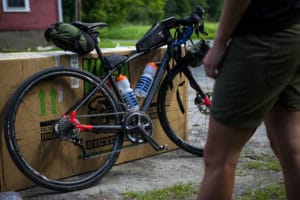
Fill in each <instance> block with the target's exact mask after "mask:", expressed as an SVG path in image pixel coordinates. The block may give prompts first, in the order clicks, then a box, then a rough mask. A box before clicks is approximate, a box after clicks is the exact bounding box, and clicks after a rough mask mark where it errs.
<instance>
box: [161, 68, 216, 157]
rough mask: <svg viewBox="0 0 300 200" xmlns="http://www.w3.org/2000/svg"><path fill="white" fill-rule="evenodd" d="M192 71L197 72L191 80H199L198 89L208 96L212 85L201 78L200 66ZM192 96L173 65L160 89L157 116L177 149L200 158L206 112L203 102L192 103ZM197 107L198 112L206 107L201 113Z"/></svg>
mask: <svg viewBox="0 0 300 200" xmlns="http://www.w3.org/2000/svg"><path fill="white" fill-rule="evenodd" d="M183 67H188V66H183ZM192 70H198V72H193V73H197V75H194V77H195V78H197V82H199V81H201V83H200V85H201V86H202V87H201V88H202V89H203V90H204V91H205V92H206V93H207V94H212V93H211V91H212V83H211V80H209V79H207V78H206V76H205V75H204V70H203V67H197V68H192ZM171 85H172V88H171ZM204 85H205V87H203V86H204ZM195 97H196V91H195V90H194V89H192V88H191V87H189V84H188V79H187V77H186V76H185V75H184V73H181V72H180V68H179V67H178V66H175V67H174V68H172V69H171V70H170V72H169V74H168V76H166V77H165V78H164V80H163V82H162V84H161V86H160V90H159V94H158V113H159V120H160V123H161V125H162V127H163V129H164V131H165V132H166V134H167V136H168V137H169V138H170V139H171V140H172V141H173V142H174V143H175V144H176V145H177V146H178V147H180V148H182V149H183V150H185V151H187V152H190V153H192V154H195V155H198V156H203V149H204V145H205V143H206V137H207V130H208V116H209V112H208V108H207V107H206V106H205V105H204V104H203V103H202V102H200V103H199V102H198V103H197V104H196V103H195V101H194V99H195ZM199 106H200V107H201V109H203V107H205V108H204V109H203V110H202V111H201V112H200V109H199Z"/></svg>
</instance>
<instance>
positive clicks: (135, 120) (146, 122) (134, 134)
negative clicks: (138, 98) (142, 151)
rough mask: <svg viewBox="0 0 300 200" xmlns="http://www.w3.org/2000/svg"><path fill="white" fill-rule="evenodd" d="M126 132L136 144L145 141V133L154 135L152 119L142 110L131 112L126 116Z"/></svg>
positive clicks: (129, 138)
mask: <svg viewBox="0 0 300 200" xmlns="http://www.w3.org/2000/svg"><path fill="white" fill-rule="evenodd" d="M124 132H125V134H126V136H127V138H128V140H129V141H131V142H133V143H135V144H142V143H145V142H146V140H145V139H144V134H147V135H148V136H152V132H153V125H152V119H151V118H150V116H149V115H148V114H147V113H145V112H142V111H134V112H130V113H128V114H127V115H126V116H125V120H124Z"/></svg>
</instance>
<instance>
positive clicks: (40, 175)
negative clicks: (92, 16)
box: [4, 67, 124, 192]
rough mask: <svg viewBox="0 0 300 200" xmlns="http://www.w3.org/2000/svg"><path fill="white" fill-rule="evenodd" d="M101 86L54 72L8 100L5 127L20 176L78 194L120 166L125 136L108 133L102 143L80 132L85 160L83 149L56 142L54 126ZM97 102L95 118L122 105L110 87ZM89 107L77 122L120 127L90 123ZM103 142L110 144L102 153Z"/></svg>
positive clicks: (78, 73)
mask: <svg viewBox="0 0 300 200" xmlns="http://www.w3.org/2000/svg"><path fill="white" fill-rule="evenodd" d="M99 82H100V79H98V78H97V77H96V76H94V75H93V74H91V73H88V72H85V71H83V70H79V69H75V68H71V67H54V68H49V69H45V70H42V71H40V72H38V73H36V74H34V75H32V76H31V77H29V78H28V79H27V80H25V81H24V82H23V83H22V84H21V85H20V86H19V87H18V88H17V90H16V92H15V93H14V95H13V96H12V97H11V99H10V100H9V104H8V106H7V110H6V113H5V126H4V131H5V132H4V133H5V141H6V144H7V148H8V152H9V154H10V156H11V158H12V160H13V161H14V163H15V165H16V166H17V167H18V168H19V169H20V171H21V172H23V174H24V175H25V176H26V177H28V178H29V179H30V180H32V181H33V182H34V183H36V184H38V185H40V186H43V187H45V188H48V189H52V190H57V191H62V192H67V191H74V190H79V189H83V188H86V187H88V186H91V185H93V184H95V182H97V181H98V180H99V179H100V178H101V177H103V176H104V175H105V174H106V173H107V172H108V171H109V170H110V169H111V168H112V167H113V165H114V164H115V162H116V160H117V158H118V156H119V153H120V150H121V148H122V142H123V137H124V136H123V134H122V133H116V132H115V133H105V135H104V137H103V136H102V135H103V134H102V135H101V134H100V133H98V132H97V134H93V133H87V134H86V133H85V132H83V131H82V132H80V136H81V137H82V139H83V142H82V144H83V145H85V147H86V149H87V153H88V154H89V155H91V158H88V159H82V158H83V156H81V154H80V150H79V149H80V148H79V147H78V146H76V145H74V144H73V143H72V142H69V141H68V140H63V139H61V138H59V137H57V134H55V131H54V129H55V127H54V124H55V122H57V120H58V119H60V118H61V117H62V116H63V115H64V114H65V112H66V110H68V109H69V106H71V105H72V104H73V103H74V102H76V100H78V99H80V98H81V97H82V96H83V92H84V90H83V88H85V90H86V89H87V87H93V86H94V85H95V84H98V83H99ZM53 90H57V95H56V97H55V98H54V99H53V97H51V96H50V97H49V98H48V96H47V95H48V94H51V92H54V94H55V91H53ZM43 91H44V92H43ZM43 95H44V96H43ZM45 95H46V97H45ZM95 96H97V97H99V100H98V102H97V104H96V105H97V106H99V107H100V108H95V109H96V110H93V114H95V112H97V109H98V112H102V113H103V112H112V113H114V112H119V109H120V108H119V105H118V103H117V100H116V98H115V96H114V94H113V93H112V91H111V90H110V89H108V87H106V85H104V86H103V87H101V88H100V89H99V90H97V93H96V94H94V95H93V96H92V97H91V98H95ZM36 98H39V100H38V101H37V100H36ZM52 100H55V102H53V101H52ZM51 101H52V102H51ZM92 101H93V100H92V99H91V102H92ZM93 102H94V101H93ZM54 104H57V105H54ZM86 104H87V103H86ZM86 104H84V105H83V106H82V107H81V108H80V109H78V110H77V114H78V117H79V115H80V116H82V117H81V118H80V122H86V121H87V122H88V121H90V120H91V119H92V118H93V119H94V122H95V118H96V121H97V120H98V123H112V124H119V123H120V121H121V119H120V116H119V115H114V117H111V115H110V117H107V116H106V117H100V116H97V117H91V116H90V111H88V109H87V107H88V106H86ZM55 106H56V107H55ZM89 106H90V105H89ZM54 109H56V110H54ZM43 112H44V113H43ZM45 112H47V113H46V114H45ZM68 134H69V133H68ZM66 137H67V136H66ZM97 142H98V143H97ZM100 142H102V143H103V142H104V143H105V146H102V147H101V148H102V149H100V147H99V146H101V145H103V144H99V143H100ZM97 145H98V146H97ZM92 156H94V157H93V158H92Z"/></svg>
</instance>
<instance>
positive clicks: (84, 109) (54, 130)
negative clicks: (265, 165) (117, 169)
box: [4, 6, 212, 192]
mask: <svg viewBox="0 0 300 200" xmlns="http://www.w3.org/2000/svg"><path fill="white" fill-rule="evenodd" d="M203 23H204V20H203V9H202V8H201V7H200V6H198V7H197V8H196V10H195V11H194V12H192V14H191V15H190V16H188V17H186V18H184V19H175V18H174V17H171V18H167V19H164V20H162V21H161V22H160V23H157V24H156V25H155V26H152V28H151V29H150V30H149V32H147V33H146V35H145V37H144V38H146V39H147V38H148V37H150V39H153V37H152V36H155V37H161V36H162V35H163V40H161V39H159V40H158V42H156V43H155V44H151V45H150V46H149V45H148V46H147V45H146V48H145V49H144V50H142V51H140V52H136V53H134V54H133V55H131V56H122V55H110V56H104V55H103V53H102V51H101V49H100V47H98V42H97V40H95V43H96V44H97V45H96V48H95V50H96V52H97V54H98V56H99V58H100V60H101V63H102V65H101V69H103V71H104V72H105V75H104V76H101V78H100V77H97V76H95V75H94V74H92V73H89V72H87V71H84V70H82V69H76V68H71V67H63V66H61V67H51V68H48V69H44V70H42V71H40V72H37V73H35V74H33V75H32V76H31V77H29V78H28V79H27V80H25V81H24V82H23V83H22V84H21V85H20V86H19V87H18V88H17V90H16V91H15V93H14V94H13V95H12V97H11V98H10V100H9V102H8V105H7V110H6V113H5V120H4V121H5V122H4V129H5V131H4V132H5V140H6V144H7V148H8V151H9V153H10V156H11V158H12V159H13V161H14V163H15V165H16V166H17V167H18V168H19V169H20V171H21V172H23V174H24V175H25V176H26V177H28V178H29V179H31V180H32V181H33V182H34V183H36V184H38V185H41V186H43V187H45V188H49V189H52V190H57V191H64V192H65V191H72V190H79V189H82V188H86V187H88V186H90V185H93V184H94V183H95V182H96V181H98V180H99V179H100V178H101V177H103V176H104V175H105V174H106V173H107V172H108V171H109V170H110V169H111V168H112V167H113V165H114V164H115V162H116V160H117V158H118V156H119V154H120V151H121V149H122V145H123V141H124V138H125V136H126V138H127V139H128V140H129V141H130V142H132V143H133V144H144V143H149V144H150V145H151V146H152V147H153V148H154V149H155V150H156V151H161V150H164V149H166V148H167V145H160V144H158V143H157V142H156V141H155V140H154V139H153V137H152V135H153V133H152V131H153V126H152V120H151V118H150V117H149V115H148V114H147V111H148V109H149V107H150V105H151V102H152V100H153V98H154V96H155V94H156V93H158V96H157V97H158V101H157V102H158V105H157V112H158V115H159V120H160V122H161V125H162V127H163V129H164V131H165V132H166V134H167V136H168V137H169V138H170V139H171V140H172V141H173V142H174V143H175V144H176V145H178V146H179V147H180V148H182V149H184V150H186V151H188V152H191V153H193V154H196V155H199V156H202V154H203V145H204V143H205V141H204V140H205V134H206V133H205V132H204V133H197V134H195V133H192V132H191V131H190V132H187V134H189V135H188V136H189V138H182V137H184V135H185V134H183V133H181V132H179V131H186V129H188V128H183V129H182V128H181V129H180V127H181V126H182V123H183V122H186V120H189V119H188V117H189V115H192V113H191V112H189V111H188V110H187V107H186V106H185V105H187V104H188V102H186V99H187V98H186V97H184V98H183V97H182V95H184V94H185V96H186V94H187V87H186V86H187V85H188V83H189V85H190V88H192V89H191V91H193V92H192V94H193V95H194V103H193V104H194V105H193V107H190V108H189V109H192V111H193V114H195V113H196V114H197V116H196V117H195V116H193V117H194V119H196V120H197V123H198V126H200V123H204V124H205V125H206V116H207V115H209V106H210V103H211V97H212V94H211V92H206V93H205V92H203V91H202V89H201V87H200V86H199V84H198V83H197V81H196V80H195V78H194V77H193V74H192V72H191V69H190V68H189V67H188V66H189V65H190V64H192V63H194V62H195V61H201V59H202V58H203V57H204V55H205V53H206V52H207V50H208V49H209V42H208V41H207V40H205V39H201V40H200V42H198V43H197V45H195V44H194V46H193V47H195V49H196V53H195V54H190V53H189V52H186V51H185V50H184V49H185V48H183V45H184V46H185V44H186V42H187V41H188V40H191V41H192V39H191V36H192V34H193V33H194V32H195V33H196V34H201V35H204V34H205V32H204V25H203ZM73 25H75V26H77V27H80V29H81V30H83V31H85V32H87V33H88V31H89V30H93V32H95V29H96V28H101V27H104V26H107V24H106V23H101V22H99V23H83V22H74V23H73ZM171 30H174V34H172V33H171ZM155 37H154V38H155ZM148 39H149V38H148ZM192 44H193V43H192ZM163 45H166V46H167V47H166V48H167V49H166V52H165V53H164V55H163V58H162V60H161V62H160V63H158V65H159V68H158V71H157V73H156V76H155V78H154V81H153V84H152V86H151V88H150V91H149V93H148V95H147V97H146V98H145V99H144V100H143V103H142V105H141V107H140V109H139V110H137V111H133V110H131V109H130V108H128V106H127V105H126V103H125V102H124V100H123V99H122V97H121V94H120V91H119V89H118V87H117V84H116V80H115V77H114V75H113V74H114V73H115V71H116V70H118V69H119V68H120V67H122V66H124V65H125V64H126V63H128V62H130V61H132V60H134V59H136V58H138V57H140V56H142V55H145V54H147V53H149V52H151V51H153V50H154V49H157V48H159V47H161V46H163ZM144 47H145V46H144ZM170 65H171V66H170ZM187 80H188V81H187ZM74 83H76V84H75V85H74ZM53 87H57V88H59V90H60V91H59V93H60V94H58V95H57V96H58V97H57V101H60V105H62V106H58V107H56V108H55V110H52V119H51V120H47V121H46V122H43V119H42V117H41V115H40V111H39V110H38V108H36V107H38V106H34V105H35V104H36V102H35V101H34V100H33V96H34V95H40V93H41V88H44V89H45V90H47V91H51V88H53ZM76 87H79V88H85V87H87V88H88V90H79V91H77V90H75V89H74V88H76ZM158 88H159V91H158V92H157V89H158ZM59 95H61V97H59ZM189 95H191V94H189ZM29 108H30V109H29ZM170 108H172V110H170ZM201 118H205V119H204V120H205V121H203V120H202V119H201ZM201 120H202V121H201ZM42 123H44V124H45V123H46V126H44V125H43V127H46V130H42V131H46V132H47V131H48V133H51V134H50V135H48V136H49V137H50V138H48V139H47V140H46V141H43V142H42V143H41V141H40V140H41V127H42ZM200 128H201V127H199V129H200ZM188 131H189V130H188ZM203 131H205V130H203ZM92 134H95V135H97V136H99V135H100V134H101V138H102V140H101V144H98V145H99V146H101V147H102V149H101V151H98V152H94V151H90V149H89V147H88V145H87V143H84V141H85V139H86V135H92ZM102 135H103V137H102ZM99 143H100V142H99ZM29 145H30V146H31V148H30V150H29V149H28V148H26V147H28V146H29ZM78 150H79V152H80V155H79V156H78V154H76V153H74V152H76V151H78ZM32 157H35V158H34V159H33V158H32ZM72 157H76V158H77V159H80V162H84V164H85V165H84V167H85V168H86V169H87V171H89V170H90V172H88V173H84V174H80V175H76V176H72V175H71V174H69V171H72V172H76V171H77V170H78V169H77V167H78V166H77V165H76V164H74V163H72V162H73V160H72ZM54 158H61V159H59V161H57V162H59V164H60V165H64V166H65V168H66V169H68V170H65V171H64V172H59V173H60V174H59V175H57V173H55V171H56V170H57V169H54V168H53V167H52V166H49V165H47V166H44V165H43V163H44V162H43V160H44V159H54ZM62 173H64V177H65V178H63V179H61V178H60V175H61V174H62Z"/></svg>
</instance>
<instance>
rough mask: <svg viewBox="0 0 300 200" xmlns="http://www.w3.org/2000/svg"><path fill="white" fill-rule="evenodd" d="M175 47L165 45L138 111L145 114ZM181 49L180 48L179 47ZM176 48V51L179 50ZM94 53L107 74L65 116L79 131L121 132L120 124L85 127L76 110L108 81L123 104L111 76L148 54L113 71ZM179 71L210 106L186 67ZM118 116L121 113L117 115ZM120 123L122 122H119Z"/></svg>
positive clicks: (158, 147) (153, 142)
mask: <svg viewBox="0 0 300 200" xmlns="http://www.w3.org/2000/svg"><path fill="white" fill-rule="evenodd" d="M175 48H176V47H174V46H173V43H169V44H167V49H166V52H165V54H164V56H163V58H162V60H161V63H160V67H159V68H158V71H157V73H156V76H155V77H154V80H153V84H152V86H151V88H150V90H149V92H148V95H147V97H146V98H145V99H144V101H143V103H142V106H141V108H140V111H141V112H144V113H146V112H147V111H148V109H149V107H150V105H151V102H152V100H153V98H154V96H155V93H156V91H157V88H158V86H159V84H160V82H161V81H162V79H163V77H164V75H165V72H167V71H168V68H169V62H170V60H171V59H172V57H171V56H170V55H171V52H172V51H173V50H174V49H175ZM179 48H181V47H179ZM179 48H178V49H179ZM178 49H177V51H179V53H180V54H181V49H180V50H178ZM96 52H97V54H98V56H99V58H100V59H101V60H102V63H103V64H104V65H103V67H105V68H106V70H107V74H106V75H105V76H104V77H102V79H101V82H100V83H97V85H96V87H95V88H94V89H93V90H92V91H90V92H89V93H88V94H86V95H85V96H83V97H82V98H81V99H80V100H79V101H78V102H77V103H76V104H75V105H74V106H73V107H72V108H71V109H70V110H69V111H68V112H67V113H66V114H67V115H70V121H71V122H72V123H74V125H75V128H77V129H79V130H81V131H85V130H88V131H93V132H95V133H97V132H100V131H103V130H106V131H107V130H109V131H112V132H121V131H122V129H123V126H122V124H120V125H86V124H81V123H79V122H78V121H76V120H75V118H76V110H77V109H78V108H79V107H81V106H82V105H83V104H84V103H85V102H86V101H87V100H88V99H89V98H90V97H91V96H92V95H93V94H94V93H96V92H97V90H99V89H100V88H101V87H103V85H104V84H105V83H106V81H107V80H108V81H109V82H110V84H111V86H112V90H113V91H114V93H115V94H116V96H117V98H118V99H119V100H120V101H121V104H125V103H124V101H123V99H122V97H121V93H120V91H119V89H118V87H117V84H116V81H115V80H114V78H113V76H112V74H113V72H114V71H116V70H117V69H119V68H120V67H121V66H123V65H124V64H125V63H128V62H130V61H132V60H134V59H136V58H138V57H140V56H142V55H145V54H147V53H148V52H141V53H135V54H133V55H131V56H129V57H128V58H127V59H126V60H124V61H123V62H122V63H120V64H119V65H118V66H116V67H114V68H113V69H110V68H109V63H108V62H107V60H106V59H105V57H104V56H103V54H102V52H101V49H100V48H99V47H98V46H96ZM183 61H184V59H182V58H181V59H179V60H176V62H178V64H177V65H176V67H181V65H183V64H184V63H183ZM181 70H182V72H183V73H184V74H185V75H186V77H187V78H188V80H189V82H190V85H191V87H192V88H193V89H195V91H196V92H197V94H199V95H200V96H201V98H202V99H203V101H204V104H205V105H208V106H209V105H210V100H209V99H208V97H206V95H205V94H204V92H203V91H202V89H201V87H200V86H199V85H198V83H197V82H196V80H195V79H194V77H193V75H192V73H191V71H190V70H189V68H187V67H186V66H185V67H181ZM126 112H130V111H127V110H126V109H125V108H124V113H125V114H126ZM119 114H120V116H121V114H122V113H119ZM121 121H122V120H121ZM143 136H144V138H145V139H146V140H147V141H148V142H149V143H150V144H151V146H152V147H153V148H154V149H155V150H157V151H158V150H161V149H163V147H162V146H160V145H159V144H158V143H156V142H155V141H154V139H153V138H152V137H151V136H149V135H148V134H146V133H145V134H144V135H143Z"/></svg>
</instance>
